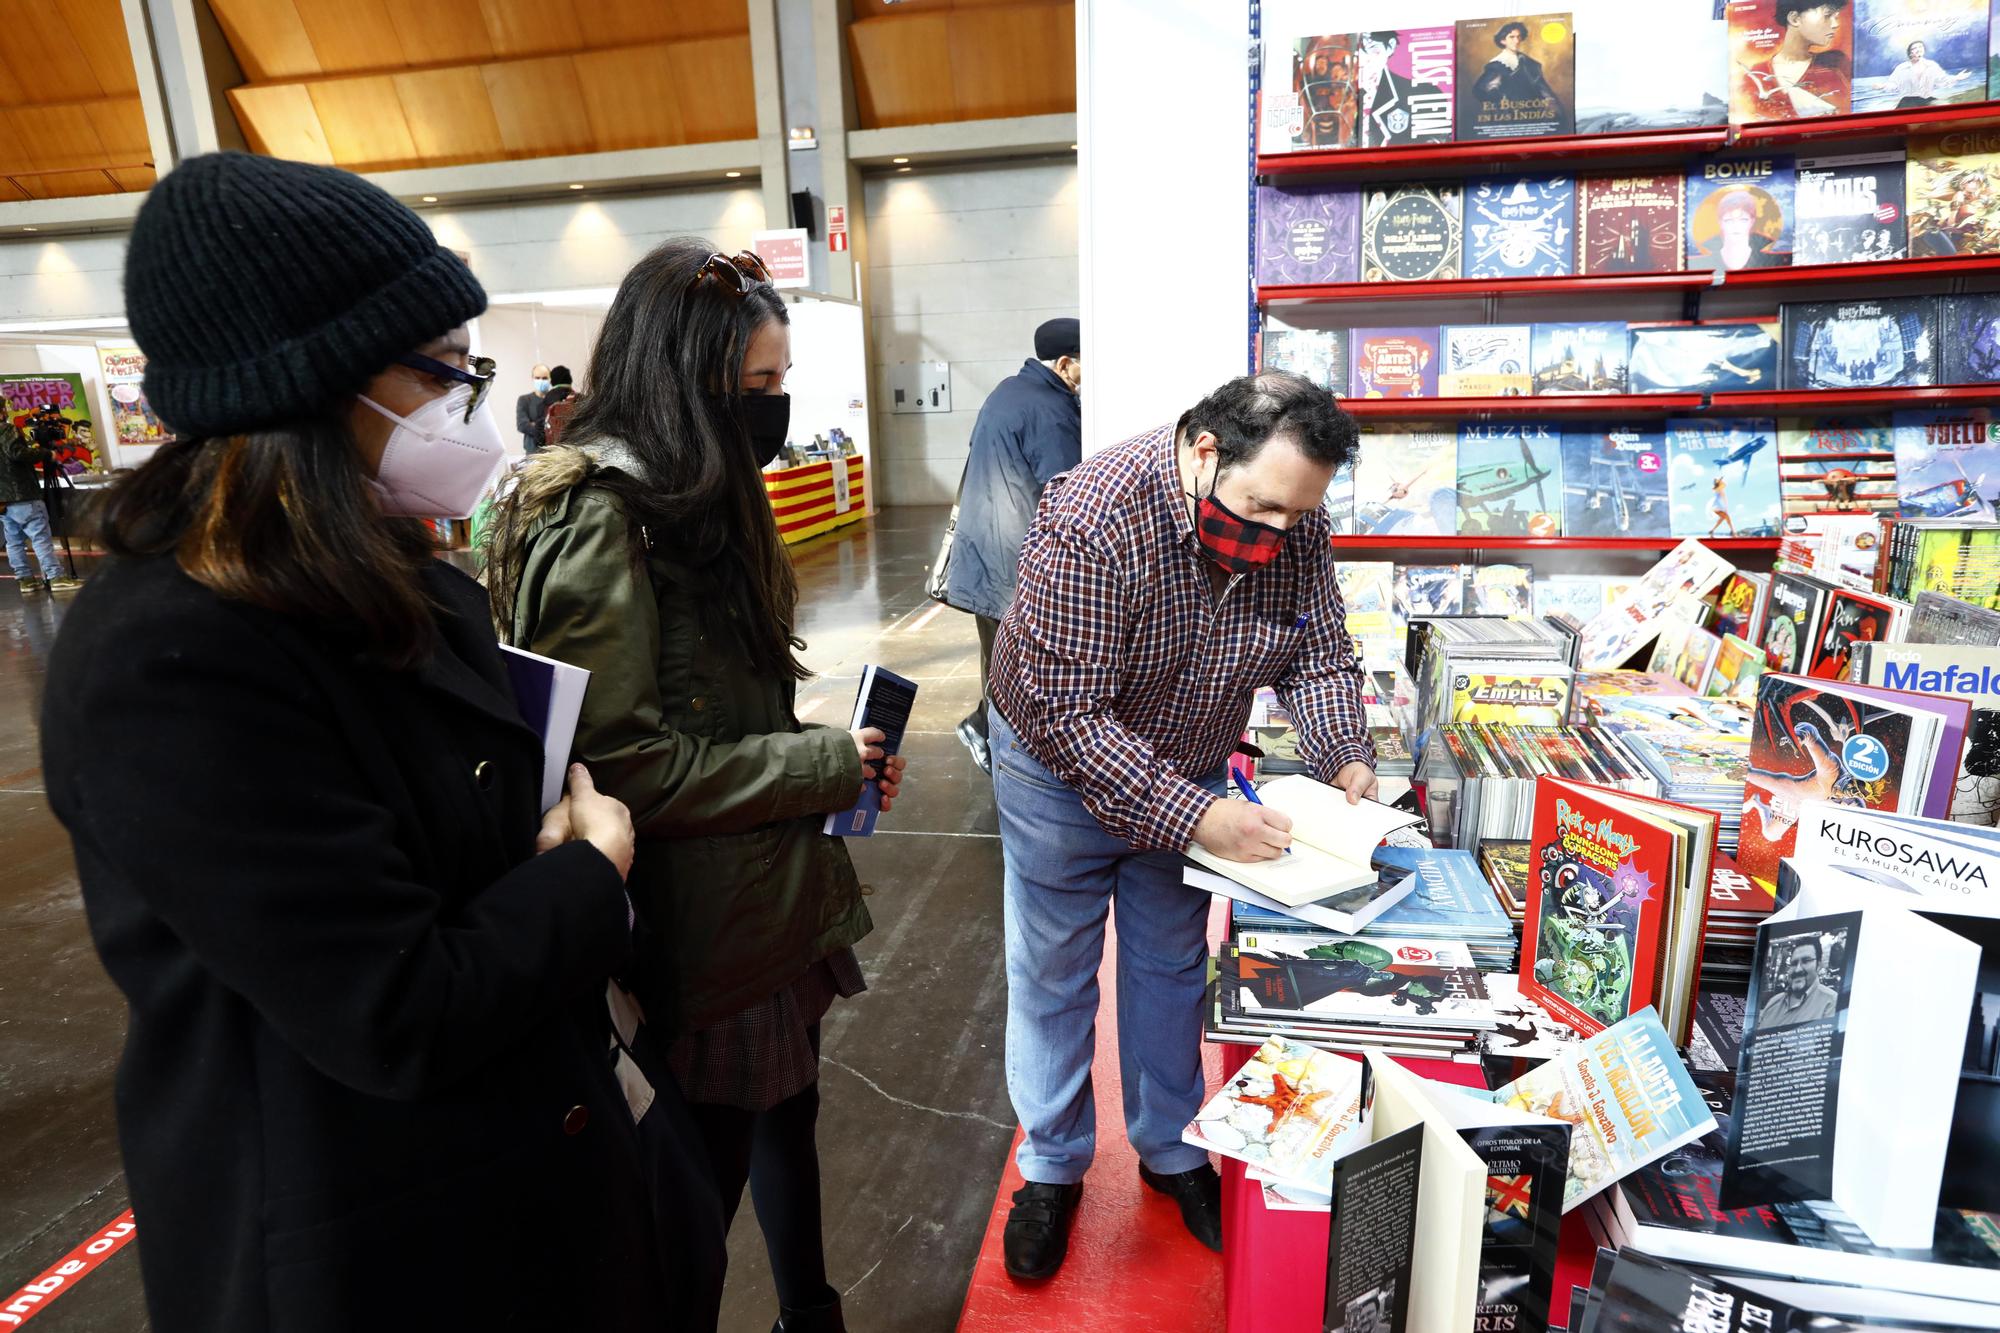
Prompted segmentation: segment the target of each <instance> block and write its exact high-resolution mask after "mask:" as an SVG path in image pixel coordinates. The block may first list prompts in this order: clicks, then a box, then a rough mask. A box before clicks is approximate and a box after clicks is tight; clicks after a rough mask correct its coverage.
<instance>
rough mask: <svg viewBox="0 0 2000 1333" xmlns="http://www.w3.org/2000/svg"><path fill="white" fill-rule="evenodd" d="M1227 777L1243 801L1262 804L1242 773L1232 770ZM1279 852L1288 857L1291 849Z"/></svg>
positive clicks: (1255, 790)
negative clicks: (1230, 779)
mask: <svg viewBox="0 0 2000 1333" xmlns="http://www.w3.org/2000/svg"><path fill="white" fill-rule="evenodd" d="M1229 776H1230V777H1231V778H1233V779H1235V781H1236V790H1238V791H1240V792H1242V793H1243V799H1244V800H1246V801H1248V802H1250V804H1252V805H1262V804H1264V803H1263V802H1262V801H1260V800H1258V799H1257V789H1256V788H1255V787H1253V786H1251V785H1250V779H1248V778H1246V777H1244V776H1243V774H1242V773H1240V772H1239V771H1237V770H1236V769H1233V768H1232V769H1230V770H1229ZM1281 850H1282V851H1283V852H1284V854H1285V855H1286V856H1290V855H1291V854H1292V849H1291V848H1289V847H1286V848H1283V849H1281Z"/></svg>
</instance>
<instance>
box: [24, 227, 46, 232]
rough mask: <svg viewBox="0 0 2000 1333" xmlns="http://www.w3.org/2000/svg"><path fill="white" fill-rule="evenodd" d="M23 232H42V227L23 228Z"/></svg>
mask: <svg viewBox="0 0 2000 1333" xmlns="http://www.w3.org/2000/svg"><path fill="white" fill-rule="evenodd" d="M21 230H22V231H40V230H41V228H40V227H23V228H21Z"/></svg>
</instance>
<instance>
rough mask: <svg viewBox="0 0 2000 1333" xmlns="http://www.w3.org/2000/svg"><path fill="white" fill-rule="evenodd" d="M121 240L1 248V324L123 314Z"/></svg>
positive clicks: (108, 237)
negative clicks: (26, 320)
mask: <svg viewBox="0 0 2000 1333" xmlns="http://www.w3.org/2000/svg"><path fill="white" fill-rule="evenodd" d="M124 278H125V234H124V233H123V232H112V233H105V234H102V235H90V236H72V237H69V238H67V239H65V240H60V241H54V240H51V241H37V240H32V239H28V238H23V239H21V240H8V241H5V242H0V322H12V321H15V320H24V319H84V318H88V317H90V316H93V315H116V314H120V313H122V312H123V311H124V309H125V295H124Z"/></svg>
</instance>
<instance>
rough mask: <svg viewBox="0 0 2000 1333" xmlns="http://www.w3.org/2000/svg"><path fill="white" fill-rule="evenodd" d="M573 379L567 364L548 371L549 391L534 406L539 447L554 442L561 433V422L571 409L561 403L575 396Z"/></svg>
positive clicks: (544, 446)
mask: <svg viewBox="0 0 2000 1333" xmlns="http://www.w3.org/2000/svg"><path fill="white" fill-rule="evenodd" d="M573 380H574V377H573V376H572V375H571V374H570V369H569V367H568V366H557V367H555V368H554V369H553V370H551V371H549V391H548V392H547V393H545V394H543V395H542V401H541V402H540V403H538V404H537V405H536V407H535V429H536V432H537V433H538V435H539V436H540V447H543V448H546V447H547V446H549V445H551V444H554V443H555V442H556V438H557V437H558V436H560V435H561V434H562V426H563V422H564V420H565V419H567V418H568V416H569V413H570V411H571V409H570V408H567V407H563V406H562V404H564V403H567V402H569V401H570V400H571V399H573V398H575V397H576V388H575V386H574V383H573Z"/></svg>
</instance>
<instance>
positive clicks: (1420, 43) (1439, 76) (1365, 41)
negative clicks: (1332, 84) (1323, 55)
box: [1354, 27, 1457, 148]
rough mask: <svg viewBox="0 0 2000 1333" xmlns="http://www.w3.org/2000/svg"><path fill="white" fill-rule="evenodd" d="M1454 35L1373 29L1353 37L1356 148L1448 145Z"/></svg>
mask: <svg viewBox="0 0 2000 1333" xmlns="http://www.w3.org/2000/svg"><path fill="white" fill-rule="evenodd" d="M1455 37H1456V34H1455V33H1454V32H1453V31H1452V29H1450V28H1448V27H1436V28H1378V29H1370V30H1367V31H1363V32H1358V33H1356V34H1355V35H1354V49H1355V55H1356V76H1357V77H1356V79H1355V87H1354V94H1355V109H1354V111H1355V114H1354V124H1355V137H1356V139H1357V140H1358V146H1359V147H1362V148H1403V147H1408V146H1411V145H1414V144H1427V143H1449V142H1450V141H1451V128H1452V124H1451V123H1452V113H1453V110H1454V98H1453V91H1454V89H1455V87H1456V82H1455V80H1454V77H1453V76H1454V75H1455V73H1456V69H1455V66H1454V57H1455V56H1456V54H1457V44H1456V41H1455Z"/></svg>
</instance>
